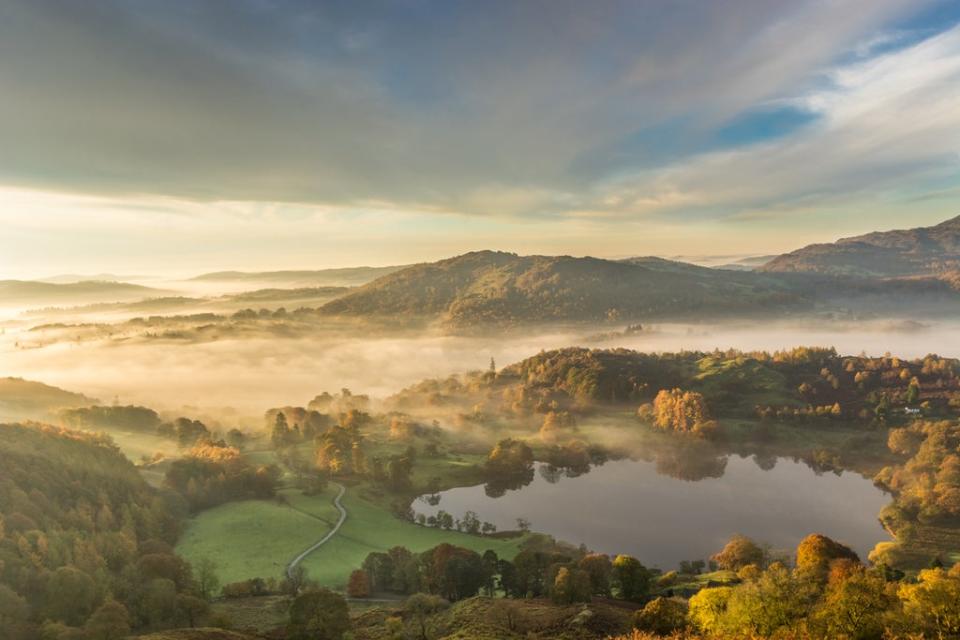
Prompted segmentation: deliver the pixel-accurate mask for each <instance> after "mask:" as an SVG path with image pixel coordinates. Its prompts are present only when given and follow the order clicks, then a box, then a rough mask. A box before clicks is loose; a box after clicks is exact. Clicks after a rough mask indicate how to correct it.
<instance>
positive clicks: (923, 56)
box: [598, 27, 960, 214]
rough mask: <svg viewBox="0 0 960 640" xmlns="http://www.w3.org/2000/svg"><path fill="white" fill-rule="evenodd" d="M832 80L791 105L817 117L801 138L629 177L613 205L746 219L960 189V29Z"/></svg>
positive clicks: (852, 67) (612, 188)
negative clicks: (947, 186)
mask: <svg viewBox="0 0 960 640" xmlns="http://www.w3.org/2000/svg"><path fill="white" fill-rule="evenodd" d="M827 80H828V82H827V83H826V84H825V85H824V86H823V87H819V88H815V89H812V90H810V91H808V92H806V93H804V94H802V95H800V96H798V97H796V98H795V99H794V100H793V101H792V102H793V104H794V105H795V106H796V107H798V108H802V109H805V110H807V111H809V112H811V113H814V114H816V115H817V120H816V121H815V122H814V123H813V124H810V125H808V126H806V127H804V128H803V129H802V130H800V131H797V132H795V133H793V134H791V135H789V136H787V137H785V138H779V139H777V140H775V141H773V142H769V143H761V144H756V145H751V146H748V147H745V148H738V149H730V150H723V151H716V152H709V153H704V154H701V155H698V156H696V157H693V158H686V159H683V160H682V161H679V162H677V163H674V164H672V165H670V166H667V167H662V168H658V169H657V170H655V171H648V172H644V173H640V174H635V175H631V176H626V177H623V178H621V179H619V180H618V181H615V182H611V183H608V184H607V185H606V187H605V188H606V191H607V194H606V195H605V197H606V198H610V197H611V196H610V195H609V194H611V193H612V194H615V195H614V196H613V197H615V201H616V203H617V206H618V207H619V208H620V209H621V210H627V211H633V212H635V213H657V212H659V213H663V212H665V211H668V210H670V209H674V210H676V209H679V208H684V209H685V210H687V211H690V210H692V209H696V208H710V209H713V210H720V211H726V212H729V213H731V214H742V212H744V211H751V210H755V209H773V210H776V209H778V208H785V209H787V210H795V209H796V208H806V209H814V208H817V207H821V208H822V207H827V206H831V205H837V204H842V203H844V202H850V201H852V200H859V201H861V202H866V203H869V202H871V201H879V200H882V199H883V198H884V197H888V198H889V197H903V196H904V195H905V194H911V193H914V194H915V192H917V191H921V192H922V191H924V190H925V189H926V188H928V187H929V186H930V185H933V184H937V183H939V182H942V181H943V180H947V181H952V182H953V183H954V184H956V182H958V181H960V162H958V160H957V152H958V150H960V109H958V108H957V105H958V104H960V27H954V28H952V29H949V30H947V31H945V32H943V33H940V34H937V35H935V36H932V37H929V38H927V39H925V40H922V41H921V42H919V43H917V44H914V45H912V46H910V47H908V48H905V49H900V50H897V51H893V52H889V53H884V54H882V55H878V56H875V57H873V58H870V59H868V60H865V61H857V62H853V63H850V64H847V65H844V66H840V67H837V68H834V69H831V70H829V71H828V73H827ZM938 191H942V189H938ZM954 202H956V201H954ZM598 205H599V206H603V200H598Z"/></svg>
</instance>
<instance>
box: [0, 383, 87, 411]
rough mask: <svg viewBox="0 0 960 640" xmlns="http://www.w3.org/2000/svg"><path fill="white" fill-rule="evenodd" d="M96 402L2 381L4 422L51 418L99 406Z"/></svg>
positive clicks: (46, 387)
mask: <svg viewBox="0 0 960 640" xmlns="http://www.w3.org/2000/svg"><path fill="white" fill-rule="evenodd" d="M98 402H99V401H98V400H97V399H95V398H89V397H87V396H85V395H83V394H80V393H73V392H72V391H65V390H63V389H60V388H58V387H52V386H50V385H46V384H43V383H42V382H34V381H33V380H24V379H23V378H0V420H10V421H14V420H25V419H31V418H47V417H49V416H50V415H52V414H53V413H55V412H56V411H57V410H59V409H67V408H72V407H83V406H87V405H92V404H97V403H98Z"/></svg>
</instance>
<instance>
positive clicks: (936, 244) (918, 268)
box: [761, 216, 960, 278]
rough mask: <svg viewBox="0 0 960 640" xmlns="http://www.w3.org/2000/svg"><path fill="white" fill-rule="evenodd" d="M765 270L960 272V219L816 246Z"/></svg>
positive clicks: (877, 274)
mask: <svg viewBox="0 0 960 640" xmlns="http://www.w3.org/2000/svg"><path fill="white" fill-rule="evenodd" d="M761 270H763V271H765V272H768V273H773V272H779V273H816V274H828V275H841V276H858V277H882V278H900V277H916V276H938V277H939V276H944V275H947V276H949V277H953V278H956V275H955V274H957V273H958V272H960V216H958V217H956V218H953V219H951V220H947V221H945V222H942V223H940V224H938V225H936V226H933V227H922V228H916V229H906V230H898V231H878V232H874V233H868V234H866V235H862V236H856V237H853V238H843V239H841V240H838V241H836V242H834V243H830V244H813V245H810V246H807V247H804V248H802V249H798V250H796V251H793V252H791V253H787V254H784V255H782V256H779V257H777V258H774V259H773V260H771V261H770V262H768V263H767V264H766V265H764V266H763V267H762V268H761Z"/></svg>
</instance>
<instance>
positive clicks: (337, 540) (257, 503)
mask: <svg viewBox="0 0 960 640" xmlns="http://www.w3.org/2000/svg"><path fill="white" fill-rule="evenodd" d="M356 491H357V490H356V489H355V488H348V489H347V492H346V495H345V496H344V498H343V500H342V503H343V506H344V508H346V510H347V520H346V522H344V525H343V527H342V528H341V529H340V532H339V533H338V534H337V535H336V536H334V537H333V539H331V540H330V542H328V543H327V544H326V545H325V546H323V547H321V548H320V549H318V550H317V551H315V552H314V553H313V554H311V555H310V556H309V557H307V558H306V560H304V562H303V566H304V567H305V568H306V569H307V574H308V576H309V577H310V578H311V579H313V580H317V581H319V582H320V583H322V584H324V585H326V586H331V587H343V586H344V585H345V584H346V582H347V578H348V577H349V576H350V572H351V571H353V570H354V569H357V568H359V567H360V565H361V564H362V563H363V560H364V558H366V557H367V554H368V553H370V552H371V551H386V550H387V549H390V548H391V547H395V546H403V547H407V548H408V549H410V550H411V551H425V550H426V549H429V548H431V547H433V546H436V545H438V544H440V543H441V542H449V543H451V544H456V545H459V546H462V547H467V548H469V549H473V550H475V551H478V552H481V553H482V552H483V551H485V550H487V549H493V550H494V551H496V552H497V554H498V555H501V556H506V557H513V556H514V555H516V554H517V552H519V550H520V545H521V543H522V542H523V540H524V539H525V538H523V537H516V538H510V539H501V538H484V537H480V536H471V535H467V534H465V533H458V532H456V531H442V530H440V529H430V528H427V527H421V526H418V525H416V524H413V523H410V522H405V521H403V520H400V519H398V518H396V517H394V516H393V515H392V514H391V513H390V512H389V511H388V510H387V509H386V508H385V507H384V506H382V505H378V504H376V503H374V502H371V501H369V500H366V499H363V498H361V497H359V496H357V495H356ZM281 495H283V497H284V498H286V500H287V504H281V503H279V502H274V501H265V500H245V501H242V502H231V503H229V504H225V505H221V506H219V507H215V508H213V509H208V510H207V511H203V512H202V513H200V514H198V515H197V516H196V517H194V518H193V519H191V520H190V521H189V523H188V525H187V529H186V531H185V532H184V534H183V536H182V537H181V539H180V543H179V544H178V545H177V552H178V553H179V554H181V555H182V556H183V557H185V558H186V559H187V560H189V561H191V562H196V561H197V560H199V559H200V558H209V559H211V560H213V561H214V562H215V563H216V565H217V574H218V576H219V577H220V580H221V582H223V583H227V582H236V581H238V580H244V579H246V578H254V577H261V578H268V577H277V578H279V577H282V575H283V570H284V568H285V567H286V565H287V563H288V562H289V561H290V560H291V559H292V558H293V557H294V556H296V555H297V554H298V553H299V552H301V551H303V550H304V549H306V548H307V547H309V546H310V545H311V544H313V543H314V542H316V541H317V540H319V539H320V538H322V537H323V535H324V534H325V533H326V532H327V531H329V529H330V527H331V526H332V525H333V523H335V522H336V519H337V515H338V513H337V510H336V508H335V507H334V506H333V496H334V495H336V488H335V487H333V486H331V487H329V488H328V489H327V491H326V492H325V493H324V494H323V495H320V496H314V497H308V496H303V495H301V494H300V493H299V491H297V490H295V489H285V490H283V491H281Z"/></svg>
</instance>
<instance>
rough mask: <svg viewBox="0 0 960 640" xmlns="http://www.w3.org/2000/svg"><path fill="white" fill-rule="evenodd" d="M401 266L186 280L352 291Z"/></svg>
mask: <svg viewBox="0 0 960 640" xmlns="http://www.w3.org/2000/svg"><path fill="white" fill-rule="evenodd" d="M404 268H406V267H405V266H392V267H345V268H342V269H318V270H313V271H217V272H214V273H204V274H202V275H199V276H196V277H194V278H190V281H191V282H212V283H235V284H236V283H257V284H263V285H273V286H275V287H284V288H287V287H296V288H306V287H352V286H358V285H362V284H366V283H368V282H371V281H373V280H376V279H377V278H379V277H381V276H385V275H387V274H390V273H393V272H395V271H399V270H400V269H404Z"/></svg>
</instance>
